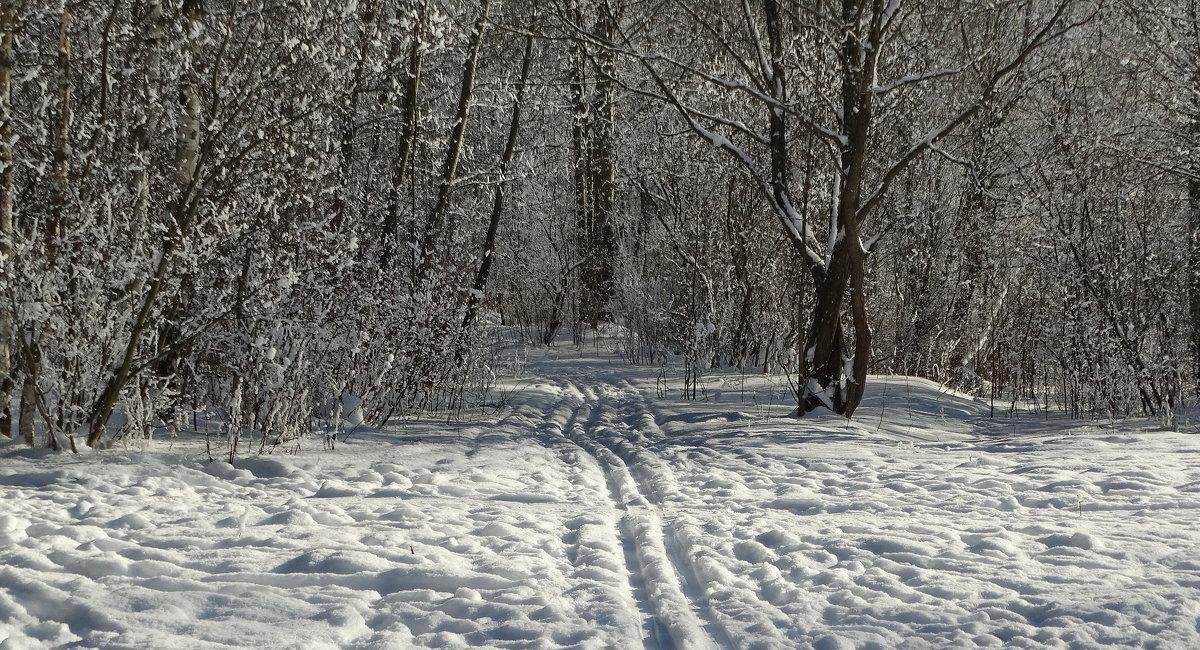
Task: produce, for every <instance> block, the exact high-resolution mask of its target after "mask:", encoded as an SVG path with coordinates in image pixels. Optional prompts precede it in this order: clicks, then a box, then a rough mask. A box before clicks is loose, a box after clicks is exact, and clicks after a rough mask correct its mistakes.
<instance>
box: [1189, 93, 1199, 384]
mask: <svg viewBox="0 0 1200 650" xmlns="http://www.w3.org/2000/svg"><path fill="white" fill-rule="evenodd" d="M1197 94H1200V90H1198V91H1197ZM1191 131H1192V137H1193V138H1194V139H1195V141H1198V142H1200V115H1196V116H1193V117H1192V121H1191ZM1188 228H1189V230H1190V232H1189V234H1190V236H1191V246H1190V247H1189V250H1188V269H1189V273H1188V290H1189V294H1190V295H1189V298H1190V302H1191V304H1190V305H1189V307H1190V312H1191V321H1192V323H1191V325H1192V332H1191V334H1192V336H1191V339H1192V340H1191V343H1192V345H1191V347H1192V373H1193V374H1192V379H1193V381H1195V382H1196V395H1197V396H1198V397H1200V166H1198V167H1197V168H1196V169H1193V170H1192V177H1191V178H1190V179H1189V180H1188Z"/></svg>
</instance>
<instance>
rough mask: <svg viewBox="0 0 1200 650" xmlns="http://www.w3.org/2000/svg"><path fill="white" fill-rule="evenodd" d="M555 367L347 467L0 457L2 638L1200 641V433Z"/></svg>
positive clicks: (539, 643)
mask: <svg viewBox="0 0 1200 650" xmlns="http://www.w3.org/2000/svg"><path fill="white" fill-rule="evenodd" d="M555 357H556V353H554V352H550V353H546V354H545V355H542V356H540V357H535V358H534V359H533V360H532V363H531V364H530V365H531V369H532V371H533V372H532V373H531V374H529V375H526V376H523V377H521V378H518V379H513V380H510V381H511V382H512V383H511V384H510V385H509V387H510V388H511V389H513V392H512V395H513V399H512V400H511V402H510V403H509V404H508V406H506V407H505V408H504V409H503V410H501V411H500V412H499V413H496V412H492V411H486V412H481V413H476V414H472V415H470V417H467V418H465V419H464V420H463V421H460V422H450V423H447V422H446V421H445V420H444V419H439V420H438V421H426V422H406V423H397V424H396V425H395V426H393V427H390V428H388V429H387V430H383V431H372V430H362V431H360V432H357V433H355V435H353V436H351V438H350V439H349V440H347V441H345V442H344V444H341V445H339V446H338V449H337V451H336V452H333V453H330V452H324V451H321V450H320V449H319V447H320V445H319V444H317V445H316V446H317V447H318V448H317V449H314V450H311V451H310V450H301V451H300V452H299V453H296V454H294V455H283V454H277V455H274V456H264V457H245V458H240V459H238V460H237V461H236V463H234V464H229V463H225V462H208V460H207V456H206V454H205V452H204V441H203V438H202V437H187V436H184V437H181V438H179V439H177V440H173V441H163V442H161V443H159V444H157V445H156V446H155V447H154V448H151V449H149V450H144V449H141V450H139V449H132V448H131V449H128V450H120V449H114V450H109V451H105V452H100V453H101V454H102V455H101V456H99V457H73V456H69V455H57V456H56V455H48V454H47V453H46V452H44V451H28V450H25V449H24V448H23V447H21V445H20V444H19V443H5V442H0V567H2V568H0V645H7V646H11V647H14V648H41V647H60V646H70V645H75V646H78V647H129V648H155V649H162V650H184V649H190V648H199V647H230V646H235V647H246V646H261V647H263V648H276V647H278V648H290V647H312V648H389V647H395V648H427V647H428V648H433V647H450V648H463V647H494V648H578V649H580V650H590V649H595V648H620V649H622V650H625V649H629V650H637V649H638V648H643V649H651V650H657V649H659V648H704V647H722V648H814V647H820V648H826V647H827V648H838V647H865V646H874V647H996V646H1004V645H1008V646H1014V647H1072V646H1075V647H1111V646H1117V647H1128V646H1149V645H1154V644H1158V645H1160V646H1162V647H1178V648H1188V647H1200V629H1198V628H1197V621H1198V620H1200V605H1197V603H1200V563H1198V562H1197V560H1196V557H1195V550H1196V549H1197V548H1200V528H1198V527H1197V526H1196V525H1195V521H1194V519H1195V512H1196V511H1197V510H1198V509H1200V462H1198V459H1200V436H1195V435H1185V434H1180V433H1174V432H1168V431H1163V430H1161V428H1160V427H1157V426H1156V425H1155V424H1154V423H1152V422H1144V421H1126V422H1119V423H1099V424H1098V423H1094V422H1069V421H1064V420H1055V419H1053V418H1049V419H1047V418H1045V417H1044V416H1043V417H1038V418H1037V419H1030V420H1025V421H1011V420H1010V421H1001V422H997V421H992V420H989V419H987V417H986V413H987V410H988V409H987V405H986V404H981V403H979V402H977V401H972V400H970V399H967V398H965V397H963V396H960V395H955V394H952V393H947V392H945V391H943V390H941V389H940V388H938V387H937V386H936V385H933V384H931V383H929V382H924V381H923V380H917V379H906V378H887V377H880V378H873V383H872V386H873V387H874V388H873V391H874V392H868V395H867V398H866V399H865V400H864V403H863V406H861V407H860V414H861V415H862V417H861V418H859V419H856V420H855V421H854V422H852V423H847V422H846V421H845V420H842V419H838V418H830V417H819V416H818V417H806V418H805V419H804V420H802V421H796V420H794V419H790V418H781V417H777V416H780V415H783V414H785V413H786V412H787V410H790V407H789V406H788V404H787V400H786V395H785V392H786V388H787V387H786V384H780V383H779V382H777V381H775V380H773V379H772V378H770V377H749V376H741V375H736V376H735V375H713V376H710V377H708V378H706V379H705V385H704V390H703V391H701V393H702V397H703V399H700V400H696V401H689V400H681V399H678V396H677V394H676V393H674V392H673V388H674V387H677V386H678V379H677V378H672V377H671V376H670V375H669V374H668V376H667V380H668V383H669V384H670V385H669V386H668V387H667V393H666V394H665V395H661V394H660V391H659V388H660V387H661V377H659V376H658V372H657V369H647V368H636V367H630V366H628V365H625V364H624V363H623V361H621V360H620V359H619V358H617V357H616V356H614V355H608V354H605V353H599V354H596V353H590V354H588V355H582V356H580V355H575V356H573V357H572V358H561V357H560V358H555ZM772 382H774V383H772ZM518 389H519V390H518ZM506 390H507V389H506Z"/></svg>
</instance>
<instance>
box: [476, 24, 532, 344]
mask: <svg viewBox="0 0 1200 650" xmlns="http://www.w3.org/2000/svg"><path fill="white" fill-rule="evenodd" d="M532 63H533V37H532V36H528V37H526V38H525V54H524V56H523V57H522V58H521V78H520V79H519V80H518V81H517V96H516V98H515V99H513V106H512V119H511V120H510V121H509V124H508V139H507V141H506V142H505V143H504V153H503V154H502V155H501V157H500V180H499V182H497V183H496V188H495V190H494V192H495V193H494V195H493V197H492V214H491V218H490V219H489V220H488V230H487V236H486V238H485V239H484V242H483V252H482V253H481V254H480V256H479V269H478V270H477V271H476V273H475V282H474V284H472V285H471V291H470V293H469V294H468V295H467V309H466V313H465V314H464V315H463V322H462V329H463V330H464V331H465V330H467V329H469V328H470V327H471V325H473V324H474V322H475V316H476V313H477V312H478V310H479V303H480V302H481V301H482V300H483V295H484V294H483V292H484V290H485V289H486V288H487V283H488V278H489V277H491V273H492V261H493V259H495V255H494V254H495V252H496V236H497V234H498V233H499V231H500V218H501V217H502V216H503V215H504V198H505V194H506V193H507V188H508V173H509V168H510V167H511V165H512V160H513V156H515V155H516V153H517V136H518V135H519V134H520V132H521V110H522V108H523V106H524V103H525V90H526V87H527V86H528V83H529V71H530V68H531V67H532ZM458 361H460V362H461V361H462V357H461V354H460V356H459V359H458Z"/></svg>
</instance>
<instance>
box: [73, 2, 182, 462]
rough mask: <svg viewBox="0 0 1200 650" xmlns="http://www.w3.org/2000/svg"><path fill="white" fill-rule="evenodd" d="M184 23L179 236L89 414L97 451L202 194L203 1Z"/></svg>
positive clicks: (166, 243)
mask: <svg viewBox="0 0 1200 650" xmlns="http://www.w3.org/2000/svg"><path fill="white" fill-rule="evenodd" d="M183 17H184V20H186V21H187V25H185V32H186V33H188V34H189V38H188V45H187V49H188V55H189V62H188V65H189V68H188V69H187V70H185V72H184V81H183V87H182V89H181V92H180V100H181V104H182V106H181V109H180V112H179V118H178V124H177V127H176V134H175V180H176V186H177V191H176V196H175V199H174V200H173V201H172V205H171V216H172V221H173V222H174V224H175V232H172V233H168V234H167V236H166V237H165V238H164V240H163V246H162V250H161V251H160V253H159V257H158V263H157V264H156V265H155V268H154V274H153V275H152V276H151V278H150V282H149V284H148V286H147V287H146V293H145V294H144V295H143V296H142V299H141V303H140V304H139V305H138V309H137V312H136V313H135V315H134V319H133V325H132V327H131V328H130V331H129V335H128V339H127V340H126V342H125V349H124V350H123V351H122V354H121V358H120V362H119V363H118V364H117V366H116V367H115V368H114V369H113V371H112V374H111V375H110V376H109V378H108V381H107V382H106V383H105V385H104V390H103V391H102V392H101V393H100V397H99V398H97V400H96V403H95V404H94V405H93V406H92V410H91V413H90V414H89V418H88V421H89V425H90V428H89V431H88V438H87V445H88V446H89V447H95V446H96V445H97V444H99V443H100V440H101V439H102V438H103V436H104V430H105V427H106V426H107V424H108V419H109V418H110V417H111V416H112V413H113V410H114V409H115V408H116V405H117V401H118V400H119V399H120V397H121V393H122V391H124V390H125V386H126V384H128V383H129V380H130V378H131V377H132V376H133V362H134V360H135V359H136V358H137V351H138V348H139V347H140V346H141V342H142V336H143V335H144V334H145V333H146V332H147V331H148V330H149V328H150V325H151V323H152V320H153V316H154V312H155V309H156V308H157V306H158V298H159V294H160V293H161V292H162V289H163V285H164V284H165V283H166V281H167V279H168V278H169V276H170V274H171V272H172V261H173V259H174V257H175V251H176V250H177V249H178V247H179V245H180V243H181V238H182V237H183V236H184V233H186V232H187V230H188V229H189V228H190V225H191V223H192V220H193V219H194V218H195V214H196V209H197V207H198V201H197V195H198V193H199V191H200V188H199V186H200V182H199V181H200V126H201V104H200V79H199V78H198V73H197V72H196V69H195V66H196V62H197V60H198V59H199V50H200V42H201V40H202V33H203V30H202V29H201V25H200V22H201V8H200V0H185V1H184V3H183Z"/></svg>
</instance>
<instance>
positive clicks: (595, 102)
mask: <svg viewBox="0 0 1200 650" xmlns="http://www.w3.org/2000/svg"><path fill="white" fill-rule="evenodd" d="M596 10H597V12H598V16H597V20H596V28H595V33H596V38H597V39H599V40H600V41H602V42H606V43H607V42H611V41H612V40H613V39H614V37H615V36H616V33H617V20H618V16H617V15H616V14H615V12H614V9H613V6H612V4H611V3H610V2H601V3H598V5H597V7H596ZM578 47H579V50H578V55H577V56H578V61H577V63H576V71H575V75H576V78H575V79H573V80H572V95H573V97H574V98H575V101H576V120H577V124H576V127H575V129H576V134H575V136H574V138H573V140H574V144H575V147H576V165H577V169H576V175H577V180H576V191H577V201H578V203H579V206H580V214H579V217H580V219H579V226H580V229H579V238H580V250H581V251H582V253H583V256H584V257H585V259H586V262H585V263H584V265H583V266H582V267H580V291H581V295H580V318H581V320H583V321H584V322H588V323H591V324H592V325H593V327H594V326H596V325H597V324H599V323H600V321H604V320H609V319H611V318H612V313H611V304H612V300H613V298H614V296H615V287H614V285H613V262H614V260H615V258H616V255H617V250H616V249H617V243H616V233H615V224H614V212H613V210H614V207H615V203H616V182H615V177H614V175H615V173H616V162H615V160H614V158H613V153H614V146H613V139H614V137H615V134H614V129H615V126H614V121H615V115H616V114H615V111H616V106H615V101H616V82H615V80H614V77H613V75H614V74H615V70H616V59H615V56H616V55H615V54H614V53H613V51H612V50H611V49H609V48H601V49H600V50H599V51H598V52H596V53H595V55H594V61H595V63H596V83H595V89H594V91H593V93H592V96H591V98H590V99H589V98H588V97H587V86H586V83H585V82H584V78H585V74H584V68H585V66H586V62H585V61H586V58H587V57H586V52H585V51H584V50H583V48H584V47H585V46H584V45H582V44H580V45H579V46H578ZM580 121H582V122H583V123H582V124H580V123H578V122H580ZM580 177H582V178H580Z"/></svg>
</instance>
